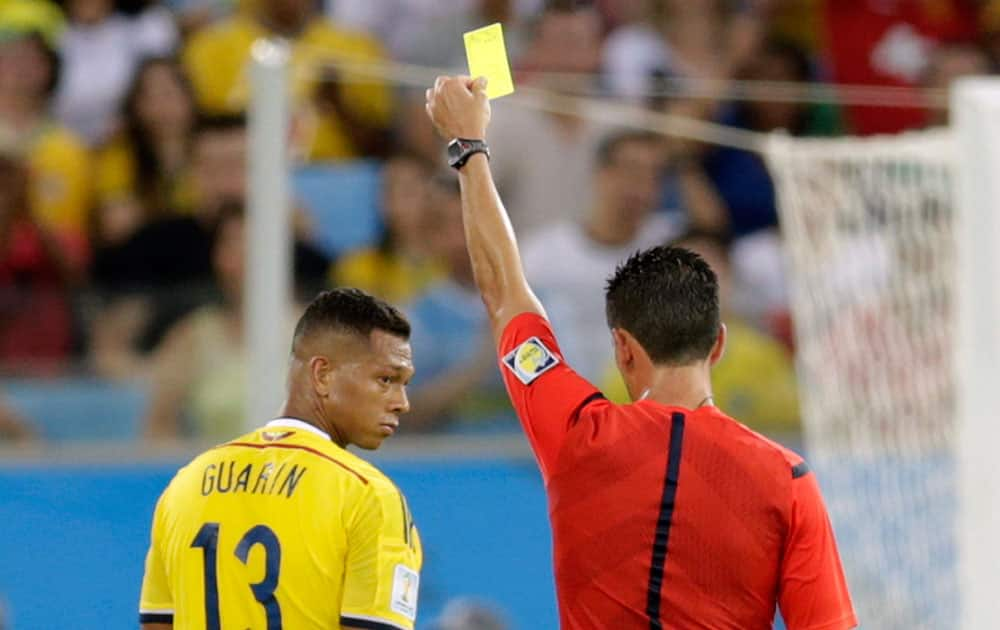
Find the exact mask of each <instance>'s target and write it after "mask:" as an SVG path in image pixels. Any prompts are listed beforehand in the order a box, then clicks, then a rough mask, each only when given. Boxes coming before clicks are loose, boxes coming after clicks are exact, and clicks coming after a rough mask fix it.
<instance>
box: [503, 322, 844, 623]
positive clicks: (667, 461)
mask: <svg viewBox="0 0 1000 630" xmlns="http://www.w3.org/2000/svg"><path fill="white" fill-rule="evenodd" d="M500 359H501V371H502V372H503V375H504V380H505V381H506V384H507V389H508V392H509V393H510V397H511V401H512V402H513V404H514V407H515V409H516V410H517V413H518V416H519V417H520V419H521V424H522V425H523V426H524V430H525V432H526V433H527V435H528V438H529V440H530V442H531V445H532V448H533V449H534V452H535V456H536V458H537V460H538V464H539V467H540V468H541V470H542V476H543V478H544V480H545V485H546V489H547V492H548V497H549V512H550V518H551V521H552V531H553V541H554V555H555V574H556V586H557V590H558V594H559V611H560V619H561V626H562V628H563V629H564V630H582V629H591V628H593V629H607V628H615V629H621V630H625V629H631V628H636V629H638V628H653V629H655V628H710V629H712V630H720V629H725V628H733V629H737V628H738V629H740V630H749V629H756V628H771V627H772V625H773V621H774V617H775V606H776V605H780V607H781V613H782V616H783V617H784V619H785V623H786V625H787V626H788V628H789V630H839V629H843V628H852V627H854V626H855V625H857V621H856V617H855V614H854V611H853V609H852V607H851V601H850V596H849V594H848V591H847V584H846V581H845V579H844V574H843V569H842V567H841V564H840V558H839V556H838V554H837V547H836V542H835V540H834V537H833V530H832V528H831V526H830V522H829V518H828V517H827V513H826V508H825V507H824V505H823V499H822V497H821V496H820V493H819V487H818V485H817V483H816V478H815V476H814V475H813V474H812V473H811V472H810V470H809V468H808V465H807V464H806V463H805V462H804V461H803V460H802V458H800V457H799V456H798V455H796V454H795V453H793V452H792V451H789V450H788V449H785V448H783V447H781V446H780V445H777V444H775V443H773V442H771V441H769V440H767V439H766V438H764V437H762V436H760V435H758V434H756V433H754V432H753V431H751V430H749V429H748V428H746V427H745V426H743V425H741V424H739V423H738V422H736V421H735V420H733V419H731V418H729V417H727V416H726V415H725V414H723V413H721V412H720V411H719V410H718V409H716V408H714V407H703V408H700V409H696V410H687V409H681V408H675V407H666V406H663V405H660V404H659V403H655V402H652V401H641V402H638V403H635V404H632V405H614V404H612V403H609V402H608V401H606V400H604V398H603V397H602V396H601V394H600V393H599V392H598V390H597V389H596V388H594V387H593V386H592V385H591V384H590V383H588V382H587V381H586V380H584V379H583V378H581V377H580V376H579V375H577V374H576V373H575V372H573V370H572V369H570V368H569V366H567V365H566V364H565V362H564V361H563V358H562V355H561V353H560V351H559V347H558V345H557V344H556V340H555V337H554V335H553V333H552V330H551V327H550V326H549V323H548V322H547V321H546V320H545V319H544V318H542V317H540V316H538V315H536V314H530V313H525V314H522V315H519V316H518V317H516V318H515V319H514V320H512V321H511V322H510V324H508V326H507V328H506V330H505V331H504V333H503V335H502V337H501V340H500Z"/></svg>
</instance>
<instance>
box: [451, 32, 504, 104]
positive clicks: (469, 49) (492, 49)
mask: <svg viewBox="0 0 1000 630" xmlns="http://www.w3.org/2000/svg"><path fill="white" fill-rule="evenodd" d="M462 37H463V38H464V39H465V55H466V57H468V59H469V76H470V77H472V78H473V79H475V78H476V77H486V79H487V83H486V96H488V97H490V98H499V97H501V96H507V95H508V94H513V92H514V80H513V79H512V78H511V76H510V62H508V61H507V47H506V46H504V43H503V26H501V25H500V23H499V22H497V23H496V24H490V25H489V26H484V27H483V28H478V29H476V30H474V31H469V32H468V33H466V34H465V35H463V36H462Z"/></svg>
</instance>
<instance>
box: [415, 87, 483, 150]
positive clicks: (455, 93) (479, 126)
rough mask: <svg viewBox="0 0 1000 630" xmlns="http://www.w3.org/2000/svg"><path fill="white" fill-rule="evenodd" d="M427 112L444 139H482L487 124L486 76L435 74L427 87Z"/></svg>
mask: <svg viewBox="0 0 1000 630" xmlns="http://www.w3.org/2000/svg"><path fill="white" fill-rule="evenodd" d="M426 95H427V105H426V108H427V115H428V116H430V117H431V121H433V122H434V126H435V127H437V130H438V133H439V134H441V136H442V137H444V138H445V139H446V140H451V139H452V138H466V139H469V140H485V139H486V127H487V126H489V124H490V101H489V99H488V98H487V97H486V78H485V77H479V78H478V79H472V77H467V76H458V77H438V78H437V80H436V81H435V82H434V87H432V88H431V89H429V90H427V92H426Z"/></svg>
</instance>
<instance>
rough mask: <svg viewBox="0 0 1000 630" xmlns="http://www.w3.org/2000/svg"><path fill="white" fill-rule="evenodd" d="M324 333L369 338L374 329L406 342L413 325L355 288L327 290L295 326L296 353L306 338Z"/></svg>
mask: <svg viewBox="0 0 1000 630" xmlns="http://www.w3.org/2000/svg"><path fill="white" fill-rule="evenodd" d="M321 330H333V331H344V332H350V333H354V334H357V335H359V336H361V337H365V338H367V337H368V336H369V335H371V333H372V331H374V330H382V331H384V332H387V333H390V334H392V335H395V336H397V337H400V338H402V339H406V340H408V339H409V338H410V322H409V321H407V319H406V317H405V316H404V315H403V314H402V313H401V312H400V311H399V309H397V308H396V307H395V306H392V305H391V304H389V303H388V302H385V301H383V300H380V299H379V298H377V297H374V296H372V295H369V294H368V293H365V292H364V291H362V290H360V289H351V288H338V289H333V290H330V291H323V292H322V293H320V294H319V295H317V296H316V298H315V299H313V301H312V302H311V303H310V304H309V306H307V307H306V311H305V313H303V314H302V317H301V318H300V319H299V323H298V324H297V325H296V326H295V336H294V337H293V339H292V350H293V352H294V350H295V349H296V348H297V347H298V345H299V343H300V341H301V340H302V339H303V338H306V337H309V336H310V335H312V334H314V333H315V332H317V331H321Z"/></svg>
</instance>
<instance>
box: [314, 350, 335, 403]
mask: <svg viewBox="0 0 1000 630" xmlns="http://www.w3.org/2000/svg"><path fill="white" fill-rule="evenodd" d="M332 372H333V366H332V365H331V364H330V360H329V359H327V358H326V357H323V356H314V357H310V358H309V376H310V380H311V381H312V386H313V389H314V390H315V391H316V393H317V394H319V395H320V397H322V398H326V397H327V396H329V395H330V379H331V376H332Z"/></svg>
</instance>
